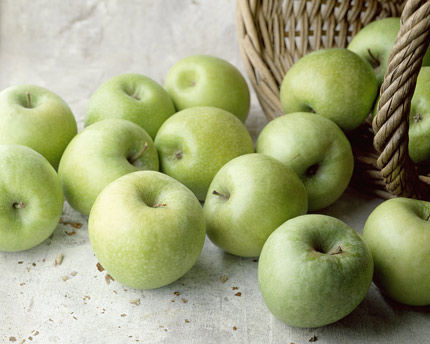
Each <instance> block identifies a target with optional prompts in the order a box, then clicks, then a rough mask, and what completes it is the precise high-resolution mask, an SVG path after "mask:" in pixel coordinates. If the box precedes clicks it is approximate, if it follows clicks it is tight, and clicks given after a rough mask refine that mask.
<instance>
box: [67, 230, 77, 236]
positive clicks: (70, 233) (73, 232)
mask: <svg viewBox="0 0 430 344" xmlns="http://www.w3.org/2000/svg"><path fill="white" fill-rule="evenodd" d="M64 233H66V234H67V235H68V236H72V235H75V234H76V232H75V231H71V232H67V231H64Z"/></svg>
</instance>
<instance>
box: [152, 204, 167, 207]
mask: <svg viewBox="0 0 430 344" xmlns="http://www.w3.org/2000/svg"><path fill="white" fill-rule="evenodd" d="M160 207H167V204H166V203H157V204H156V205H154V206H153V208H160Z"/></svg>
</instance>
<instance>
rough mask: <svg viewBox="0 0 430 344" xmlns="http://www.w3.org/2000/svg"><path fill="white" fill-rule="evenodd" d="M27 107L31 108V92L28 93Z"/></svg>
mask: <svg viewBox="0 0 430 344" xmlns="http://www.w3.org/2000/svg"><path fill="white" fill-rule="evenodd" d="M26 94H27V107H28V108H31V96H30V92H27V93H26Z"/></svg>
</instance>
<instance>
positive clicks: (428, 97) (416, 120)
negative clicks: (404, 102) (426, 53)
mask: <svg viewBox="0 0 430 344" xmlns="http://www.w3.org/2000/svg"><path fill="white" fill-rule="evenodd" d="M408 147H409V156H410V157H411V159H412V160H413V161H415V162H417V163H418V162H423V161H426V160H429V159H430V67H422V68H421V71H420V73H419V74H418V79H417V84H416V87H415V92H414V95H413V97H412V101H411V112H410V116H409V146H408Z"/></svg>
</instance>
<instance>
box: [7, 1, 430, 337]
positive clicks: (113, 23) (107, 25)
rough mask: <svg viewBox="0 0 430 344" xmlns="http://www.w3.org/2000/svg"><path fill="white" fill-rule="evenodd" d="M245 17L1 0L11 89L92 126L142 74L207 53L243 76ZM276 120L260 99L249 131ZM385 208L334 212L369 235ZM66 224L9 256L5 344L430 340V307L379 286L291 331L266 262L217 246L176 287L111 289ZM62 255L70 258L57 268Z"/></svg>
mask: <svg viewBox="0 0 430 344" xmlns="http://www.w3.org/2000/svg"><path fill="white" fill-rule="evenodd" d="M234 9H235V2H234V1H233V0H218V1H210V0H180V1H173V0H171V1H168V0H161V1H160V0H158V1H155V0H153V1H150V0H145V1H137V0H134V1H132V0H123V1H120V0H117V1H115V0H107V1H101V0H88V1H84V0H80V1H78V0H75V1H72V0H69V1H59V0H58V1H53V0H51V1H50V0H34V1H25V0H0V68H1V73H0V89H3V88H5V87H7V86H9V85H13V84H21V83H34V84H38V85H41V86H45V87H47V88H49V89H51V90H53V91H55V92H57V93H58V94H60V95H61V96H62V97H63V98H64V99H65V100H66V101H67V102H68V103H69V104H70V106H71V108H72V110H73V111H74V114H75V115H76V118H77V119H78V121H79V126H80V128H82V120H83V116H84V113H85V107H86V105H87V103H88V99H89V97H90V95H91V94H92V92H93V91H94V90H95V89H96V88H97V86H98V85H99V84H100V83H102V82H103V81H104V80H106V79H108V78H109V77H110V76H113V75H116V74H119V73H122V72H129V71H133V72H139V73H142V74H146V75H148V76H150V77H152V78H154V79H155V80H157V81H158V82H161V83H162V82H163V78H164V76H165V75H166V72H167V70H168V68H169V67H170V66H171V65H172V64H173V63H174V62H175V61H176V60H178V59H179V58H181V57H184V56H187V55H191V54H196V53H206V54H213V55H217V56H220V57H223V58H225V59H227V60H229V61H230V62H232V63H233V64H235V65H236V66H238V67H239V68H241V69H242V63H241V60H240V56H239V50H238V48H237V40H236V34H235V22H234ZM265 122H266V121H265V119H264V116H263V114H262V112H261V110H260V108H259V106H258V103H257V102H256V100H255V97H254V98H253V105H252V110H251V115H250V118H249V119H248V121H247V123H246V124H247V126H248V128H249V130H250V131H251V133H252V134H253V136H254V137H255V136H256V135H257V134H258V132H259V131H260V130H261V128H262V127H263V126H264V124H265ZM379 202H380V200H378V199H374V198H369V197H366V196H363V195H359V194H357V193H355V192H353V191H348V192H347V193H346V194H345V195H344V196H343V197H342V198H341V199H340V200H339V201H338V202H336V203H335V204H334V205H333V206H332V207H330V208H329V209H327V210H326V211H325V213H327V214H330V215H333V216H337V217H339V218H340V219H342V220H344V221H345V222H347V223H348V224H350V225H351V226H352V227H354V228H355V229H357V230H358V231H361V230H362V228H363V225H364V222H365V219H366V217H367V216H368V214H369V213H370V212H371V211H372V209H374V207H375V206H376V205H377V204H378V203H379ZM63 219H64V221H65V222H72V224H59V225H58V226H57V228H56V231H55V233H54V236H53V238H52V239H49V240H47V241H46V242H45V243H43V244H41V245H40V246H39V247H36V248H34V249H32V250H29V251H26V252H21V253H0V271H1V278H0V343H42V344H45V343H61V344H69V343H70V344H86V343H91V344H93V343H103V344H110V343H115V344H116V343H287V344H288V343H296V344H298V343H308V342H309V339H310V338H311V337H312V336H314V335H315V336H316V337H317V343H321V344H322V343H391V344H392V343H430V308H428V307H427V308H425V307H424V308H412V307H406V306H401V305H398V304H395V303H393V302H391V301H389V300H387V299H385V298H383V297H382V296H381V295H380V293H379V291H378V290H377V288H376V287H375V286H372V287H371V289H370V291H369V294H368V295H367V297H366V299H365V300H364V301H363V303H362V304H361V305H360V306H359V307H358V308H357V309H356V310H355V311H354V312H353V313H352V314H351V315H349V316H348V317H346V318H345V319H343V320H341V321H339V322H338V323H336V324H333V325H331V326H327V327H323V328H319V329H295V328H291V327H288V326H286V325H284V324H283V323H281V322H280V321H278V320H276V319H275V318H274V317H273V316H272V315H271V314H270V312H269V311H268V310H267V308H266V307H265V305H264V303H263V300H262V298H261V296H260V293H259V290H258V284H257V278H256V277H257V262H255V261H254V260H252V259H241V258H238V257H234V256H231V255H228V254H224V253H223V252H222V251H220V250H219V249H218V248H216V247H215V246H214V245H212V244H211V243H210V242H206V244H205V247H204V250H203V252H202V255H201V257H200V259H199V261H198V262H197V264H196V265H195V267H194V268H193V269H192V270H191V271H190V272H189V273H187V274H186V275H185V276H184V277H183V278H181V279H180V280H179V281H177V282H175V283H173V284H172V285H170V286H168V287H165V288H161V289H158V290H153V291H137V290H132V289H129V288H125V287H123V286H121V285H120V284H118V283H117V282H115V281H110V283H107V281H106V279H105V276H106V271H102V272H100V271H98V269H97V267H96V264H97V259H96V258H95V256H94V255H93V253H92V251H91V247H90V244H89V241H88V235H87V222H86V220H87V219H86V218H85V217H82V216H81V215H80V214H78V213H77V212H75V211H73V210H72V209H71V208H70V207H69V206H68V205H65V208H64V216H63ZM75 222H76V223H81V224H83V225H82V227H81V228H74V227H73V223H75ZM75 227H78V226H76V225H75ZM59 253H61V254H63V255H64V261H63V263H62V264H61V265H57V266H54V260H55V258H56V256H57V255H58V254H59ZM221 276H226V277H228V280H226V281H224V283H223V282H222V281H221ZM224 279H225V278H224ZM238 292H240V293H241V294H237V293H238ZM239 295H240V296H239Z"/></svg>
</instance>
